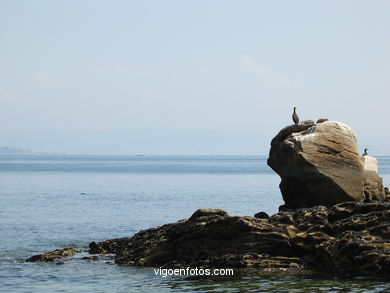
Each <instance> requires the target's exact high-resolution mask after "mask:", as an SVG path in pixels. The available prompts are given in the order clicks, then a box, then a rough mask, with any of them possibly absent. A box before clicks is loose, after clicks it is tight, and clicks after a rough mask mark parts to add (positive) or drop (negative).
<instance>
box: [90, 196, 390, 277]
mask: <svg viewBox="0 0 390 293" xmlns="http://www.w3.org/2000/svg"><path fill="white" fill-rule="evenodd" d="M90 253H92V254H94V253H110V254H115V262H116V263H117V264H120V265H134V266H149V267H156V266H158V267H168V268H172V267H184V266H198V267H212V268H222V267H224V268H246V269H260V270H271V271H273V270H300V269H310V270H315V271H321V272H326V273H329V274H334V275H337V276H343V277H354V276H371V277H383V278H389V274H388V272H390V204H389V203H379V202H378V203H358V202H345V203H341V204H337V205H335V206H333V207H331V208H327V207H325V206H316V207H312V208H301V209H297V210H290V211H281V212H279V213H277V214H275V215H273V216H271V217H269V218H255V217H238V216H231V215H229V214H227V213H226V212H225V211H223V210H211V209H202V210H198V211H196V212H195V213H194V214H193V215H192V216H191V217H190V218H189V219H188V220H181V221H178V222H176V223H171V224H166V225H163V226H160V227H157V228H152V229H148V230H143V231H140V232H138V233H137V234H135V235H134V236H133V237H129V238H119V239H112V240H107V241H103V242H92V243H91V244H90Z"/></svg>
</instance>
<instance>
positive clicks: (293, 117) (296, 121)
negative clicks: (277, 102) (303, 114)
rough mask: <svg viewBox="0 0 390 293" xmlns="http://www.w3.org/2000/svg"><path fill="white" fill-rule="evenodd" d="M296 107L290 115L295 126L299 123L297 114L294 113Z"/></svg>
mask: <svg viewBox="0 0 390 293" xmlns="http://www.w3.org/2000/svg"><path fill="white" fill-rule="evenodd" d="M296 108H297V107H294V113H293V114H292V120H293V121H294V123H295V124H298V122H299V116H298V114H297V113H296V112H295V109H296Z"/></svg>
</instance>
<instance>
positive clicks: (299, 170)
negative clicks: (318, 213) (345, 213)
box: [268, 119, 364, 208]
mask: <svg viewBox="0 0 390 293" xmlns="http://www.w3.org/2000/svg"><path fill="white" fill-rule="evenodd" d="M268 165H269V166H270V167H271V168H272V169H273V170H274V171H275V172H276V173H278V174H279V176H280V177H281V179H282V181H281V183H280V185H279V186H280V190H281V192H282V195H283V199H284V201H285V204H286V207H287V208H299V207H311V206H316V205H323V206H331V205H334V204H337V203H341V202H345V201H358V202H361V201H363V200H364V192H363V178H364V167H363V161H362V159H361V157H360V156H359V154H358V146H357V138H356V135H355V133H354V131H353V130H352V129H351V128H350V127H349V126H347V125H345V124H343V123H340V122H336V121H328V120H326V119H322V120H319V122H317V123H314V122H313V121H311V120H307V121H303V122H301V123H299V124H297V125H290V126H287V127H285V128H283V129H282V130H281V131H280V132H279V133H278V134H277V135H276V136H275V138H274V139H273V140H272V141H271V150H270V153H269V158H268Z"/></svg>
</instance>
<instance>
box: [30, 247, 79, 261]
mask: <svg viewBox="0 0 390 293" xmlns="http://www.w3.org/2000/svg"><path fill="white" fill-rule="evenodd" d="M76 252H77V251H76V250H75V249H74V248H72V247H68V248H64V249H57V250H54V251H51V252H48V253H43V254H37V255H33V256H32V257H30V258H28V259H27V260H26V261H28V262H53V261H56V260H58V259H61V258H64V257H68V256H73V255H75V254H76Z"/></svg>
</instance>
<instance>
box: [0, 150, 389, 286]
mask: <svg viewBox="0 0 390 293" xmlns="http://www.w3.org/2000/svg"><path fill="white" fill-rule="evenodd" d="M379 163H380V173H381V175H382V177H383V178H384V181H385V185H386V184H387V185H389V184H390V157H380V158H379ZM278 184H279V177H278V176H277V175H276V174H275V173H273V171H272V170H271V169H270V168H269V167H268V166H267V165H266V158H265V157H260V156H147V157H130V156H129V157H127V156H126V157H125V156H0V207H1V209H0V291H4V292H165V291H177V292H183V291H184V292H192V291H196V292H206V291H216V292H218V291H223V292H237V291H240V290H241V291H253V292H269V291H278V292H301V291H303V290H305V291H309V292H322V291H327V292H383V291H390V284H389V283H384V282H381V281H375V280H366V279H355V280H340V279H326V278H320V277H313V276H294V275H291V274H255V275H250V274H244V273H239V272H236V275H235V276H234V277H220V278H218V279H217V278H210V277H209V278H205V277H198V278H190V277H167V278H162V277H159V276H156V275H155V274H154V271H153V269H141V268H134V267H120V266H116V265H112V264H108V263H106V262H109V263H112V260H110V259H108V260H107V259H102V260H99V261H86V260H82V259H81V257H82V256H84V255H83V254H80V255H77V257H76V258H73V259H70V260H65V261H64V264H62V265H58V264H42V263H25V262H23V260H24V259H26V258H27V257H29V256H31V255H33V254H37V253H42V252H47V251H50V250H54V249H57V248H63V247H67V246H74V247H76V248H78V249H86V248H87V247H88V243H89V242H90V241H97V240H105V239H110V238H114V237H124V236H130V235H132V234H134V233H136V232H137V231H139V230H141V229H146V228H150V227H154V226H158V225H162V224H165V223H168V222H173V221H177V220H179V219H183V218H188V217H189V216H191V214H192V213H193V212H194V211H195V210H196V209H198V208H222V209H225V210H226V211H228V212H229V213H230V214H234V215H253V214H254V213H256V212H259V211H265V212H267V213H269V214H273V213H275V212H277V209H278V206H279V205H281V204H282V203H283V201H282V197H281V195H280V192H279V189H278Z"/></svg>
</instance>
